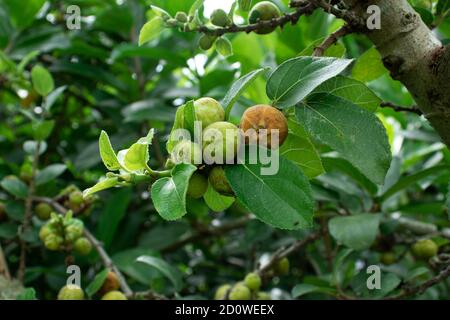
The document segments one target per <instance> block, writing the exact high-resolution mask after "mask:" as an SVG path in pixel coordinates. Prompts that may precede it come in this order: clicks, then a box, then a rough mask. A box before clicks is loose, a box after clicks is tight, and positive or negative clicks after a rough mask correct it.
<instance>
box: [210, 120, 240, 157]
mask: <svg viewBox="0 0 450 320" xmlns="http://www.w3.org/2000/svg"><path fill="white" fill-rule="evenodd" d="M238 150H239V128H238V127H236V126H235V125H234V124H232V123H230V122H225V121H220V122H216V123H213V124H211V125H209V126H208V127H206V128H205V130H204V131H203V158H204V161H205V162H206V163H207V164H214V163H216V164H225V163H233V160H234V159H235V158H236V155H237V152H238Z"/></svg>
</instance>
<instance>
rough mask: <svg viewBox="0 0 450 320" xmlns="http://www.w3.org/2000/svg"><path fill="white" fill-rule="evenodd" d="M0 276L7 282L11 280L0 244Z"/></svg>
mask: <svg viewBox="0 0 450 320" xmlns="http://www.w3.org/2000/svg"><path fill="white" fill-rule="evenodd" d="M0 275H2V276H4V277H5V278H6V279H7V280H11V274H10V273H9V268H8V263H7V262H6V258H5V255H4V253H3V248H2V245H1V244H0Z"/></svg>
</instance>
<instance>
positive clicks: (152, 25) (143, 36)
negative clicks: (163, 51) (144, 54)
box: [139, 17, 164, 46]
mask: <svg viewBox="0 0 450 320" xmlns="http://www.w3.org/2000/svg"><path fill="white" fill-rule="evenodd" d="M163 28H164V19H163V18H161V17H154V18H153V19H152V20H150V21H149V22H147V23H146V24H144V26H143V27H142V29H141V32H140V34H139V45H140V46H142V45H143V44H145V43H147V42H149V41H152V40H153V39H155V38H156V37H158V36H159V34H160V33H161V31H162V30H163Z"/></svg>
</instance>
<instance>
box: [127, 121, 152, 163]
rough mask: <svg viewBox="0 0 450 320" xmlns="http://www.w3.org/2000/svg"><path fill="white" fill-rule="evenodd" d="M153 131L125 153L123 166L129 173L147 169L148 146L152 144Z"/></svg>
mask: <svg viewBox="0 0 450 320" xmlns="http://www.w3.org/2000/svg"><path fill="white" fill-rule="evenodd" d="M153 136H154V130H153V129H152V130H150V132H149V133H148V135H147V136H146V137H144V138H141V139H139V141H138V142H136V143H135V144H133V145H132V146H131V147H130V148H129V149H128V151H127V153H126V154H125V157H124V159H123V160H124V166H125V168H127V169H128V170H130V171H138V170H144V169H146V168H147V163H148V160H149V157H150V156H149V153H148V146H149V145H151V144H152V140H153Z"/></svg>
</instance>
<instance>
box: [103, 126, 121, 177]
mask: <svg viewBox="0 0 450 320" xmlns="http://www.w3.org/2000/svg"><path fill="white" fill-rule="evenodd" d="M98 144H99V149H100V157H101V158H102V161H103V163H104V164H105V167H106V168H107V169H108V170H111V171H115V170H119V169H120V168H121V166H120V163H119V160H118V159H117V156H116V153H115V152H114V149H113V148H112V146H111V141H110V140H109V137H108V134H107V133H106V132H105V131H103V130H102V133H101V134H100V139H99V142H98Z"/></svg>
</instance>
